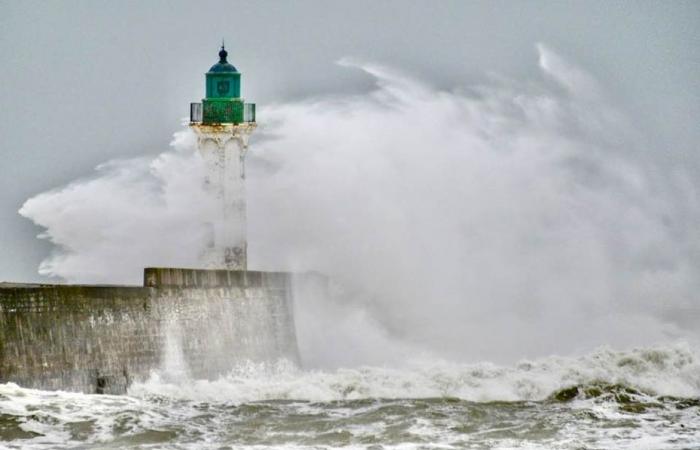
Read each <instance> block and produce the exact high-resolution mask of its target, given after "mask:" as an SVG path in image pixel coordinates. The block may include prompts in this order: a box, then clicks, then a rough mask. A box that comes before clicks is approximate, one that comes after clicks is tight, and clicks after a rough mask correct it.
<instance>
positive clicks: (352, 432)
mask: <svg viewBox="0 0 700 450" xmlns="http://www.w3.org/2000/svg"><path fill="white" fill-rule="evenodd" d="M0 448H7V449H69V448H70V449H93V448H95V449H122V448H129V449H330V448H343V449H360V448H362V449H364V448H367V449H700V360H699V359H698V355H697V352H696V351H695V350H694V349H693V348H692V347H691V346H690V345H688V344H676V345H671V346H666V347H656V348H647V349H637V350H632V351H625V352H621V351H614V350H611V349H599V350H596V351H594V352H593V353H590V354H588V355H586V356H581V357H575V358H574V357H548V358H543V359H537V360H531V361H522V362H520V363H518V364H516V365H513V366H499V365H495V364H492V363H478V364H454V363H447V362H433V363H428V362H421V363H413V364H407V365H406V366H405V367H402V368H388V367H358V368H348V369H336V370H332V371H313V370H303V369H299V368H298V367H295V366H294V365H292V364H289V363H286V362H284V361H279V362H277V363H274V364H254V363H244V364H240V365H239V366H238V367H237V369H236V370H234V371H232V372H231V373H229V374H228V375H227V376H225V377H222V378H220V379H218V380H215V381H206V380H190V379H186V378H183V377H172V376H170V375H169V374H168V373H153V374H152V376H151V378H150V379H149V380H147V381H146V382H144V383H139V384H135V385H133V386H132V387H131V389H130V391H129V395H127V396H108V395H85V394H77V393H68V392H49V391H39V390H31V389H24V388H21V387H19V386H17V385H15V384H4V385H0Z"/></svg>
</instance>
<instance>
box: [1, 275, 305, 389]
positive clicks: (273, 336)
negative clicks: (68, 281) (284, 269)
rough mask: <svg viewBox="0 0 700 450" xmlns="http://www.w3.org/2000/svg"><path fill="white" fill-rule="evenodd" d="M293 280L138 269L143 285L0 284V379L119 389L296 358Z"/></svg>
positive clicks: (39, 384)
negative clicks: (154, 378) (172, 375)
mask: <svg viewBox="0 0 700 450" xmlns="http://www.w3.org/2000/svg"><path fill="white" fill-rule="evenodd" d="M292 283H293V277H292V276H291V275H290V274H288V273H281V272H254V271H248V272H246V271H227V270H211V271H210V270H196V269H173V268H148V269H145V271H144V286H143V287H140V286H86V285H42V284H10V283H0V382H1V383H6V382H15V383H17V384H19V385H21V386H23V387H31V388H39V389H60V390H69V391H78V392H85V393H110V394H123V393H125V392H126V390H127V388H128V386H129V385H130V384H131V383H133V382H134V381H136V380H144V379H146V378H147V377H148V376H149V375H150V373H151V372H152V371H154V370H160V371H161V372H162V373H165V374H168V373H169V372H173V371H180V372H186V373H181V374H180V375H186V376H190V377H192V378H209V379H211V378H216V377H217V376H219V375H222V374H224V373H226V372H227V371H229V370H230V369H231V368H232V367H233V366H234V365H235V364H236V363H237V362H240V361H243V360H252V361H270V360H276V359H279V358H286V359H290V360H292V361H297V360H298V351H297V343H296V335H295V329H294V320H293V307H292V301H293V299H292V297H293V296H292Z"/></svg>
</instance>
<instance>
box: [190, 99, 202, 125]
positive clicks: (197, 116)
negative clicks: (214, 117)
mask: <svg viewBox="0 0 700 450" xmlns="http://www.w3.org/2000/svg"><path fill="white" fill-rule="evenodd" d="M201 121H202V104H201V103H190V122H201Z"/></svg>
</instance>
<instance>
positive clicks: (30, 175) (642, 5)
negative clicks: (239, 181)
mask: <svg viewBox="0 0 700 450" xmlns="http://www.w3.org/2000/svg"><path fill="white" fill-rule="evenodd" d="M222 37H223V38H225V39H226V43H227V48H228V50H229V55H230V56H229V61H230V62H232V63H233V64H234V65H235V66H236V67H237V68H238V69H239V70H240V71H241V72H242V73H243V94H244V96H245V97H246V99H247V100H248V101H252V102H256V103H257V104H258V108H259V109H258V111H259V120H264V114H265V105H266V104H271V103H279V102H283V101H285V100H289V99H298V98H302V97H307V96H316V95H323V94H333V93H340V92H348V91H352V92H358V93H361V92H364V91H365V90H366V89H367V87H368V83H370V82H371V80H369V79H368V77H367V76H366V75H364V74H362V73H361V72H359V71H352V70H348V69H346V68H341V67H339V66H337V65H336V64H335V62H336V61H337V60H338V59H340V58H342V57H345V56H352V57H358V58H362V59H364V60H371V61H377V62H381V63H383V64H385V65H389V66H394V67H397V68H400V69H402V70H404V71H406V72H409V73H412V74H414V75H415V76H417V77H420V78H422V79H423V80H427V81H428V82H430V83H432V84H433V85H435V86H437V87H439V88H444V89H452V88H454V87H457V86H469V85H470V84H471V83H478V82H479V80H482V79H483V78H484V77H485V76H486V75H487V74H488V73H499V74H502V75H505V76H508V77H511V78H515V79H518V78H527V77H529V76H531V75H532V74H533V73H535V72H536V71H537V55H536V51H535V44H536V43H538V42H544V43H545V44H547V45H548V46H550V47H551V48H553V49H555V50H556V51H557V52H558V53H560V54H562V55H564V56H565V57H567V58H568V59H569V60H571V61H574V62H575V63H576V64H578V65H580V66H581V67H584V68H585V69H586V70H587V71H588V72H589V73H591V74H593V75H594V76H595V77H597V78H598V79H599V80H600V81H601V83H602V84H603V85H604V86H605V87H606V89H607V90H608V94H610V95H611V96H612V97H613V100H614V102H616V103H618V104H619V105H620V106H621V108H622V109H623V110H626V111H630V112H631V113H632V114H633V117H634V118H635V120H638V121H639V128H640V129H642V130H645V133H646V136H647V138H648V139H649V140H653V141H655V142H656V144H655V145H653V146H651V147H653V148H655V149H658V150H656V152H657V154H655V155H649V157H650V158H652V160H653V161H656V162H657V163H658V164H670V165H674V164H679V165H684V166H686V167H687V166H691V167H700V166H699V165H698V161H699V160H700V158H698V156H697V155H696V153H697V149H698V145H697V142H698V138H699V137H700V127H699V126H698V116H699V114H700V2H697V1H688V2H680V1H677V2H658V1H657V2H647V1H637V2H610V1H606V2H593V1H585V2H583V1H581V2H559V1H558V2H534V1H532V2H525V1H510V2H501V1H484V2H467V1H454V2H450V1H441V2H438V1H425V2H418V1H376V0H373V1H352V2H351V1H345V2H329V1H294V2H292V1H288V2H271V1H270V2H261V1H258V2H250V1H248V2H233V1H231V2H192V1H187V2H173V1H168V2H165V1H150V2H142V1H133V2H114V1H64V2H58V1H55V2H31V1H22V2H19V1H0V60H1V61H2V63H1V64H0V104H1V105H2V108H0V136H1V140H0V154H1V155H2V165H0V250H1V251H0V280H15V281H31V280H40V279H41V277H40V276H39V275H38V274H37V272H36V270H37V266H38V264H39V262H40V261H41V259H43V258H44V257H45V256H46V255H47V254H48V252H49V251H50V246H49V245H48V244H47V243H46V242H43V241H40V240H38V239H36V237H35V236H36V234H37V233H39V232H40V231H41V230H39V229H37V228H36V227H34V226H33V225H32V224H31V223H30V222H29V221H28V220H27V219H25V218H22V217H20V216H19V215H18V214H17V210H18V209H19V207H20V206H21V205H22V203H23V202H24V201H25V200H26V199H27V198H29V197H31V196H33V195H35V194H37V193H39V192H42V191H45V190H47V189H51V188H55V187H59V186H61V185H64V184H66V183H67V182H70V181H71V180H74V179H76V178H79V177H86V176H90V175H91V173H92V170H93V168H94V167H95V166H96V165H98V164H99V163H101V162H104V161H107V160H109V159H112V158H126V157H132V156H135V155H141V154H155V153H158V152H161V151H163V150H164V149H166V148H167V145H168V142H169V141H170V139H171V135H172V133H173V132H174V131H176V130H177V129H179V127H180V121H181V119H182V118H183V117H186V116H187V114H188V105H189V102H191V101H198V100H199V99H201V97H202V96H203V91H204V83H203V81H204V75H203V73H204V72H205V71H206V70H207V68H208V67H209V66H210V65H211V64H213V63H214V62H215V61H216V58H217V57H216V52H217V50H218V45H219V42H220V40H221V38H222Z"/></svg>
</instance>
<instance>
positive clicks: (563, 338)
mask: <svg viewBox="0 0 700 450" xmlns="http://www.w3.org/2000/svg"><path fill="white" fill-rule="evenodd" d="M537 49H538V54H539V60H538V62H539V68H540V69H541V74H542V77H541V78H535V79H529V80H523V81H514V80H508V79H507V78H503V77H501V78H495V77H494V78H492V79H490V80H489V81H488V82H486V83H484V84H481V85H475V86H466V87H456V88H454V89H453V90H451V91H446V90H441V89H437V88H435V87H432V86H430V85H429V84H427V83H424V82H422V81H420V80H416V79H413V78H412V77H410V76H407V75H405V74H401V73H400V72H399V71H396V70H393V69H389V68H386V67H383V66H381V65H380V64H374V63H367V62H362V61H360V62H357V61H352V60H343V61H342V64H343V65H345V66H347V67H349V68H350V69H359V70H361V71H363V72H364V73H366V74H367V75H368V76H371V77H373V79H374V80H375V81H376V86H375V87H374V88H373V89H372V90H370V91H368V92H366V93H364V94H362V95H347V96H329V97H322V98H315V99H308V100H303V101H297V102H290V103H285V104H279V105H268V107H267V108H264V109H261V111H260V116H259V119H260V130H259V132H258V134H257V136H254V137H253V141H252V143H251V151H250V153H249V155H248V158H249V159H248V174H247V182H248V187H249V190H248V194H249V242H250V249H249V254H250V265H251V267H255V268H261V269H284V270H309V269H312V270H320V271H322V272H324V273H326V274H328V275H330V276H331V277H332V278H334V279H335V280H337V281H338V282H339V283H340V284H341V285H342V286H343V288H342V290H343V291H344V295H342V296H341V297H339V298H340V299H322V300H313V299H311V300H308V299H299V302H297V309H298V313H297V318H298V326H299V336H300V346H301V348H302V349H303V352H304V355H303V356H304V359H305V361H306V362H307V363H308V364H309V365H312V366H317V367H329V366H343V365H346V366H347V365H357V364H377V363H379V362H384V361H388V362H393V361H396V360H401V359H403V358H404V356H405V355H410V354H414V353H416V352H426V353H433V354H438V355H440V356H443V357H447V358H453V359H461V360H483V359H488V360H503V359H511V360H512V359H514V358H520V357H523V356H525V355H539V354H549V353H570V352H581V351H584V350H586V349H589V348H593V347H595V346H597V345H601V344H610V345H614V346H631V345H641V344H645V343H651V342H656V341H667V340H669V339H670V340H675V339H677V338H679V337H685V338H688V339H695V338H697V330H696V328H695V327H694V326H693V323H694V321H693V318H698V317H699V315H700V313H699V312H698V310H697V307H696V306H694V305H693V299H694V298H696V294H695V293H696V292H698V289H699V288H700V285H699V284H700V273H699V272H698V271H699V270H700V269H698V267H700V265H699V264H697V261H698V255H700V239H698V233H697V229H696V227H695V224H697V223H698V220H700V205H699V204H698V203H697V201H696V200H695V199H696V198H697V195H696V193H697V186H696V181H695V178H694V177H693V176H692V174H689V173H686V172H684V171H683V170H674V171H666V172H664V171H663V170H665V169H663V168H661V167H654V166H650V165H649V163H648V160H647V159H646V158H645V157H644V156H643V155H644V154H645V153H647V152H648V150H649V149H648V148H647V147H646V144H645V141H644V139H642V137H641V136H642V135H641V134H640V133H639V132H638V130H636V129H635V126H634V120H633V119H632V118H630V116H629V115H628V114H626V113H625V112H624V111H623V110H621V109H620V108H617V107H616V106H615V105H613V104H611V102H609V101H608V100H607V96H606V93H605V90H604V86H603V85H602V84H601V83H599V82H597V81H595V80H594V79H593V78H592V77H591V76H590V75H588V74H587V73H586V72H585V70H582V69H580V68H577V67H576V66H575V65H573V64H570V63H569V62H567V61H566V59H565V58H563V57H561V56H559V55H557V54H556V53H554V52H553V51H551V50H550V49H548V48H547V47H546V46H544V45H539V46H538V48H537ZM175 147H176V150H175V151H174V152H167V153H163V154H162V155H160V156H158V157H157V158H156V159H154V160H153V161H150V162H148V161H145V160H143V159H140V160H131V161H120V162H112V163H109V164H107V165H105V166H102V167H100V168H98V173H97V175H96V177H95V178H93V179H91V180H83V181H78V182H75V183H73V184H71V185H69V186H67V187H65V188H62V189H58V190H56V191H52V192H48V193H44V194H40V195H38V196H36V197H34V198H32V199H29V200H28V201H27V202H26V203H25V204H24V205H23V207H22V209H21V210H20V213H21V214H23V215H24V216H25V217H28V218H30V219H31V220H33V221H34V222H35V223H37V224H38V225H40V226H43V227H45V228H46V232H45V233H44V237H46V238H48V239H50V240H51V241H52V242H54V243H55V244H56V246H57V250H56V253H54V254H53V255H52V256H50V257H49V258H48V259H47V260H46V261H44V263H43V264H42V267H41V271H42V273H44V274H47V275H52V276H58V277H63V278H65V279H67V280H69V281H73V280H81V281H110V282H136V281H137V280H138V278H139V277H140V268H141V267H143V266H147V265H180V266H193V265H196V261H197V258H198V255H199V252H200V248H201V246H202V245H203V244H202V242H203V237H202V234H203V232H202V229H201V224H200V223H199V222H198V217H201V216H205V217H206V216H210V215H211V214H208V213H207V208H210V207H212V205H211V204H209V203H208V202H207V200H206V197H205V196H203V194H202V193H201V176H202V174H201V161H199V159H198V156H197V155H196V154H195V153H194V151H193V149H192V137H191V136H190V133H189V132H188V131H183V132H180V133H177V134H176V142H175ZM654 150H656V151H658V149H654ZM105 199H109V202H106V201H105Z"/></svg>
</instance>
